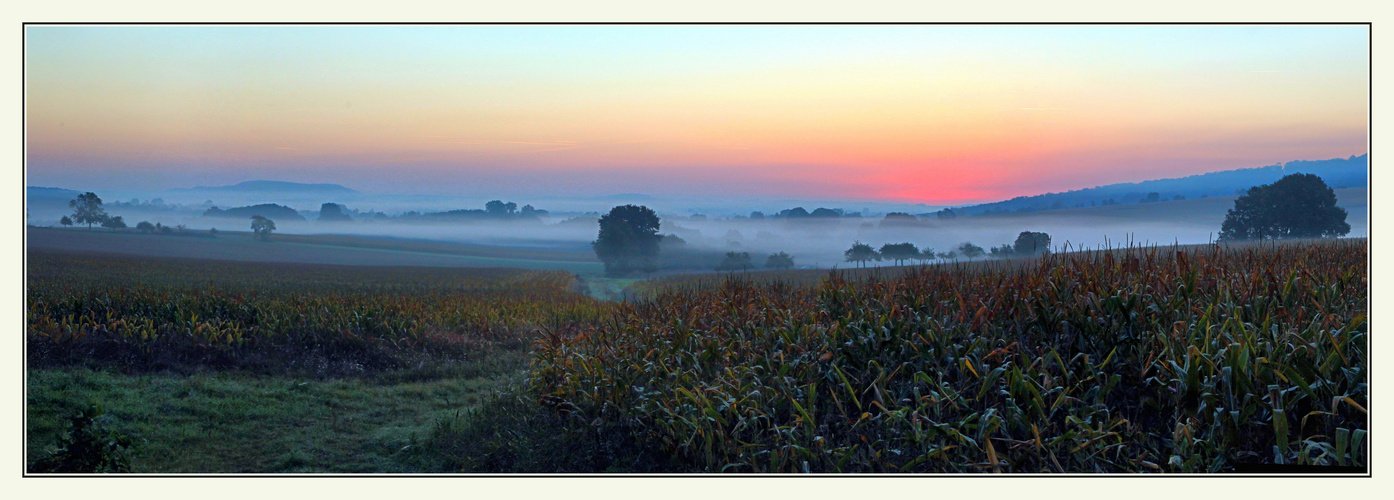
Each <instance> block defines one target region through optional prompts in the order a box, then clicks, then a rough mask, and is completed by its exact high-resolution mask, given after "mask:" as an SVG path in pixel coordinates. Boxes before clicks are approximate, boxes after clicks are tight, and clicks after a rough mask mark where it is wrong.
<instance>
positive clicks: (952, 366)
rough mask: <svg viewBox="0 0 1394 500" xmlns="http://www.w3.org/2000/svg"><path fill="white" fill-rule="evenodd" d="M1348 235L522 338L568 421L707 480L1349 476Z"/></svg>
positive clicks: (779, 291)
mask: <svg viewBox="0 0 1394 500" xmlns="http://www.w3.org/2000/svg"><path fill="white" fill-rule="evenodd" d="M1367 255H1368V250H1367V247H1366V246H1365V241H1364V240H1342V241H1326V242H1306V243H1290V244H1279V245H1272V244H1267V245H1249V246H1236V247H1233V248H1221V247H1199V248H1192V249H1188V250H1185V251H1180V252H1173V251H1159V250H1158V249H1155V248H1147V249H1143V248H1134V249H1124V250H1121V251H1105V252H1087V253H1077V254H1060V255H1052V256H1047V257H1043V258H1040V259H1036V260H1033V261H1029V262H1027V263H1025V264H1024V265H1021V266H1015V267H1012V266H1006V267H1001V268H996V269H991V268H985V269H975V270H973V272H964V271H963V270H962V269H959V268H955V267H953V266H932V267H926V268H922V269H915V270H911V271H909V272H906V273H904V274H903V275H900V276H891V277H885V278H878V277H876V276H871V277H870V278H867V279H863V280H859V281H852V280H847V279H842V278H839V277H836V276H834V277H833V278H832V279H829V280H826V281H824V282H822V283H821V284H819V285H817V286H814V287H801V286H793V285H789V284H784V283H780V282H778V281H758V282H751V281H745V280H741V279H739V278H734V279H730V280H726V281H724V282H723V283H721V284H720V285H719V286H717V287H714V288H713V287H708V288H678V289H672V290H668V291H663V290H660V291H659V292H658V293H657V294H656V296H655V297H654V298H653V299H651V300H647V301H639V302H637V303H633V304H625V305H622V306H621V307H620V309H619V310H617V311H616V312H615V314H614V315H613V316H612V318H611V319H610V320H609V321H607V322H604V323H602V324H601V325H599V326H593V327H587V328H584V329H581V330H578V331H572V332H561V333H554V334H549V335H547V336H546V337H544V338H543V339H542V340H540V341H538V347H537V348H536V353H535V358H536V359H535V361H534V376H533V379H532V383H533V386H532V387H533V390H535V391H536V392H537V393H538V394H539V395H540V397H541V398H542V401H543V402H544V404H546V405H549V406H551V407H552V408H554V410H555V411H556V412H558V413H559V414H562V415H568V416H571V417H573V418H571V420H573V421H574V422H576V423H577V425H589V426H591V427H593V428H595V429H597V430H599V431H600V432H602V433H606V432H609V433H613V434H617V435H618V434H628V435H634V436H641V439H640V440H641V441H645V442H651V443H653V444H654V445H655V446H657V447H659V448H661V449H662V450H663V451H664V452H665V453H667V454H669V455H670V456H672V457H675V458H674V461H675V462H674V464H673V465H672V466H673V467H674V468H676V469H681V470H692V471H705V472H802V471H815V472H816V471H822V472H974V471H981V472H995V471H1008V472H1224V471H1230V470H1234V468H1235V467H1236V466H1241V465H1243V464H1308V465H1311V464H1326V465H1348V466H1359V465H1361V464H1363V463H1365V462H1364V460H1365V456H1364V452H1365V450H1366V448H1365V445H1366V443H1368V437H1367V432H1368V421H1367V417H1368V415H1367V411H1366V408H1368V403H1369V402H1368V399H1367V395H1368V386H1367V380H1368V361H1369V359H1368V332H1369V330H1368V329H1369V326H1368V321H1367V320H1366V317H1367V316H1366V315H1367V313H1368V311H1367V299H1368V292H1367V290H1368V269H1367V264H1366V262H1367Z"/></svg>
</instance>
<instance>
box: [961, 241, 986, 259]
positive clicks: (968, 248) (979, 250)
mask: <svg viewBox="0 0 1394 500" xmlns="http://www.w3.org/2000/svg"><path fill="white" fill-rule="evenodd" d="M958 253H960V254H963V256H964V257H966V258H969V259H976V258H978V257H982V256H983V247H980V246H977V245H974V244H972V243H969V242H966V241H965V242H963V244H962V245H959V246H958Z"/></svg>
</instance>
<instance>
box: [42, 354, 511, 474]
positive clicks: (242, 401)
mask: <svg viewBox="0 0 1394 500" xmlns="http://www.w3.org/2000/svg"><path fill="white" fill-rule="evenodd" d="M27 374H28V381H27V385H26V387H27V388H28V399H27V403H28V405H27V411H26V415H27V416H28V420H29V421H28V426H27V438H28V442H29V449H28V460H29V462H30V463H32V462H33V461H34V460H36V459H38V458H39V457H42V456H43V454H44V453H46V451H47V450H48V449H50V448H51V446H52V445H53V443H55V440H56V438H57V436H58V435H59V434H61V433H62V432H65V431H66V429H65V428H64V426H65V425H66V421H65V418H66V417H67V416H69V415H70V414H72V413H75V412H76V411H77V410H79V409H80V408H81V407H83V406H84V405H86V404H87V403H88V402H89V401H95V402H97V403H99V404H101V405H102V406H104V407H105V408H106V410H107V416H106V417H105V418H107V419H109V420H108V421H107V424H108V425H109V426H110V427H111V428H113V429H115V430H117V431H119V432H122V433H125V434H127V435H129V436H131V437H132V438H135V439H136V441H137V443H138V445H137V446H138V448H137V450H136V453H135V456H134V458H133V460H132V472H136V473H142V472H144V473H200V472H204V473H217V472H273V473H276V472H408V471H421V470H432V469H433V463H434V462H435V461H434V459H432V458H431V457H423V456H422V454H421V453H419V452H417V451H416V449H415V448H417V447H420V446H421V442H422V439H423V438H426V437H428V436H429V435H430V434H431V432H433V430H434V429H435V427H436V425H437V423H438V422H442V421H451V420H452V419H455V418H456V417H457V414H458V413H459V412H462V411H466V410H469V409H471V408H473V407H475V406H476V405H478V404H479V403H480V402H481V401H483V400H484V399H487V398H491V397H493V393H494V392H495V391H497V390H498V389H501V388H503V387H506V386H508V385H511V384H516V383H517V381H516V380H513V379H508V378H506V377H505V378H474V379H464V378H443V379H436V380H431V381H426V382H414V383H399V384H383V383H381V382H380V381H370V380H359V379H337V380H311V379H297V378H289V377H259V376H251V375H248V374H243V373H238V372H210V373H199V374H194V375H190V376H180V375H173V374H158V373H153V374H142V375H126V374H120V373H115V372H112V371H100V370H99V371H93V370H89V369H86V368H59V369H44V370H29V371H28V372H27Z"/></svg>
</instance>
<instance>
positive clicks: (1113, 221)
mask: <svg viewBox="0 0 1394 500" xmlns="http://www.w3.org/2000/svg"><path fill="white" fill-rule="evenodd" d="M31 191H32V190H31ZM72 193H73V192H66V191H65V192H64V193H63V194H62V195H61V196H53V195H51V194H49V193H40V195H39V196H34V197H32V198H31V200H33V201H31V203H30V207H31V208H30V211H29V222H30V224H33V225H38V226H56V225H57V222H58V220H59V219H60V218H61V217H63V216H64V215H66V214H68V213H70V212H71V210H70V209H69V208H68V207H67V206H66V201H64V200H63V196H67V195H70V194H72ZM98 194H99V195H100V194H101V193H98ZM122 194H129V193H122ZM1336 194H1337V197H1338V200H1339V201H1338V204H1339V205H1340V206H1341V207H1343V208H1345V209H1346V210H1347V212H1349V214H1350V218H1349V223H1350V224H1351V228H1352V230H1351V233H1350V234H1349V236H1350V237H1363V236H1367V235H1368V229H1367V219H1366V213H1365V212H1366V206H1367V204H1366V190H1365V189H1360V188H1348V189H1338V190H1336ZM152 198H153V197H152ZM284 198H290V200H285V199H281V198H278V197H276V196H274V195H264V194H263V195H260V196H245V195H244V196H240V197H226V199H230V200H234V202H235V203H250V202H262V203H266V202H269V203H278V204H282V205H283V206H287V207H290V208H292V209H296V212H297V214H298V215H299V217H300V218H301V219H303V220H294V219H291V218H286V217H283V218H279V219H277V220H276V221H275V222H276V227H277V231H276V232H277V233H281V234H307V235H308V234H343V235H358V236H369V237H387V238H404V239H420V240H434V241H443V242H452V243H463V244H469V245H483V246H497V247H517V248H534V249H555V250H564V251H568V252H572V253H573V254H574V256H575V257H576V258H579V259H585V258H588V256H589V258H593V255H590V253H591V252H590V247H589V244H590V242H591V241H594V240H595V239H596V235H597V231H598V225H597V220H598V218H599V216H600V214H601V213H604V212H606V211H608V210H609V209H610V208H611V207H613V206H615V205H616V204H618V203H622V201H613V200H592V201H576V200H572V201H569V202H567V203H564V204H563V205H562V206H565V207H569V208H570V209H571V210H570V211H562V210H553V209H552V207H550V206H548V205H546V204H545V203H544V202H538V203H537V205H538V206H537V207H536V209H537V210H544V211H546V214H545V215H540V216H535V217H527V218H521V217H515V218H505V219H500V220H491V219H488V218H484V217H475V218H461V217H456V218H449V217H445V216H436V217H432V216H427V215H424V214H429V213H439V212H423V211H422V210H423V209H424V210H431V208H430V206H426V205H421V204H406V205H400V206H393V205H392V204H391V203H392V202H391V200H378V199H375V198H372V197H366V196H364V197H361V198H362V199H363V201H361V202H360V203H361V204H355V203H353V202H344V203H343V205H344V206H345V208H346V210H347V212H346V213H347V214H348V215H349V218H350V220H347V221H332V222H331V221H321V220H319V217H320V215H319V203H316V202H315V201H316V200H307V199H297V198H296V197H295V196H286V197H284ZM1234 198H1235V197H1234V196H1217V197H1207V198H1202V199H1191V200H1170V201H1160V202H1155V203H1128V204H1112V205H1108V206H1094V207H1083V208H1067V209H1055V210H1041V211H1032V212H1023V213H1007V214H993V215H974V216H958V217H953V218H945V217H940V216H938V215H937V214H936V213H935V211H928V210H926V211H925V212H922V213H918V214H911V215H912V216H913V219H910V218H906V217H905V216H903V215H901V216H899V217H896V216H892V217H891V218H889V219H888V218H887V217H886V215H887V213H886V212H875V211H871V210H867V211H866V212H865V213H862V212H861V210H863V209H857V210H858V211H855V212H854V211H851V210H847V209H843V208H839V209H838V210H841V211H842V212H843V214H842V216H841V217H800V218H790V217H780V216H778V215H777V214H779V212H780V211H781V210H787V209H791V208H794V207H791V206H779V205H771V206H768V207H765V210H764V211H762V212H761V214H762V215H763V216H761V217H760V218H751V214H750V213H749V212H745V213H736V212H734V211H727V212H712V213H708V214H694V213H693V212H691V211H680V210H672V211H664V210H658V215H659V217H660V219H661V221H662V226H661V228H660V231H659V232H660V233H661V234H665V235H675V236H677V237H678V238H680V239H681V240H683V241H684V242H685V243H684V246H685V247H686V248H687V249H689V250H701V251H710V252H714V253H724V252H728V251H736V252H750V253H751V254H752V255H753V256H756V257H757V259H756V260H757V261H758V262H757V263H756V264H757V265H759V264H760V263H761V262H763V256H764V255H766V254H769V253H774V252H787V253H789V254H791V255H793V256H794V258H795V262H796V267H801V268H802V267H811V268H830V267H833V266H842V267H846V266H847V265H848V263H846V262H844V259H843V251H845V250H846V249H847V248H848V247H849V246H851V245H852V243H853V242H856V241H860V242H863V243H867V244H870V245H872V246H874V247H878V248H879V247H880V246H881V245H883V244H886V243H900V242H909V243H913V244H915V245H916V246H917V247H920V248H922V249H923V248H931V249H934V250H936V251H938V252H940V253H943V252H948V251H951V250H953V249H954V248H955V247H957V246H958V245H960V244H962V243H965V242H971V243H973V244H976V245H978V246H982V247H985V248H990V247H994V246H998V245H1003V244H1011V243H1012V242H1013V241H1014V240H1015V239H1016V237H1017V235H1018V234H1019V233H1021V232H1022V231H1038V232H1045V233H1048V234H1050V235H1051V238H1052V244H1053V246H1054V247H1055V248H1056V249H1063V248H1065V245H1066V244H1067V243H1068V245H1070V247H1071V248H1080V247H1086V248H1095V247H1100V246H1104V245H1114V246H1117V245H1121V244H1125V243H1127V242H1133V243H1141V244H1171V243H1173V242H1177V243H1182V244H1187V243H1205V242H1209V241H1214V240H1215V239H1216V235H1217V234H1218V232H1219V229H1220V224H1221V222H1222V221H1223V220H1224V216H1225V212H1226V211H1227V210H1229V209H1230V208H1232V207H1233V206H1234ZM104 200H110V201H108V203H107V206H106V210H107V212H108V213H109V214H110V215H113V216H116V215H119V216H122V217H123V218H124V219H125V220H126V222H127V224H129V225H131V226H134V225H135V224H136V223H137V222H140V221H149V222H151V223H156V222H158V223H161V224H162V225H165V226H181V225H182V226H184V227H185V228H187V229H188V230H197V231H206V230H208V229H218V230H220V231H224V232H227V231H247V230H248V227H249V221H247V220H245V219H244V218H241V217H217V216H208V215H204V214H205V212H207V211H208V209H210V208H212V207H220V209H221V208H232V207H233V206H234V205H233V204H232V203H225V202H221V201H219V200H206V201H212V202H213V203H206V202H204V203H188V204H181V203H178V202H174V201H168V200H164V199H160V200H157V201H156V204H152V203H151V198H143V199H141V198H137V201H138V203H131V202H130V201H131V200H129V199H127V201H124V202H122V201H119V199H116V200H112V199H110V197H108V198H104ZM328 201H329V200H326V202H328ZM452 201H453V202H454V203H459V204H451V202H452ZM434 203H435V205H432V206H435V207H437V208H436V210H440V211H446V210H450V209H466V210H482V209H483V208H484V204H483V203H482V202H481V203H479V204H478V205H476V206H472V207H471V206H463V205H460V204H463V203H465V201H463V200H458V199H457V200H451V199H442V200H436V201H435V202H434ZM628 203H634V204H648V205H657V206H660V207H661V206H663V205H664V204H663V203H659V202H657V200H643V199H634V200H628ZM815 203H817V202H815ZM825 203H826V204H825V205H821V207H835V206H843V207H846V206H855V205H856V204H849V203H843V204H841V205H838V204H836V202H825ZM309 207H314V209H313V210H311V209H309ZM360 207H362V208H360ZM819 207H820V205H808V206H805V209H806V210H808V211H812V210H815V209H816V208H819ZM708 208H715V207H708ZM716 209H717V210H720V209H719V208H716ZM757 211H758V210H757ZM899 213H900V214H904V213H905V212H899ZM273 218H274V217H273ZM98 230H100V229H98ZM665 248H671V247H670V246H666V245H665ZM887 264H889V262H882V263H881V265H887Z"/></svg>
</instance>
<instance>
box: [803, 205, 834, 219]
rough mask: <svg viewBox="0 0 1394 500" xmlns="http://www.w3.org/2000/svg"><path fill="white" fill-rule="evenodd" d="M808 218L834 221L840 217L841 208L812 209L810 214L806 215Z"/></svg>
mask: <svg viewBox="0 0 1394 500" xmlns="http://www.w3.org/2000/svg"><path fill="white" fill-rule="evenodd" d="M808 216H809V217H817V218H826V219H836V218H838V217H842V209H841V208H821V207H820V208H817V209H814V210H813V212H812V213H810V214H808Z"/></svg>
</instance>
